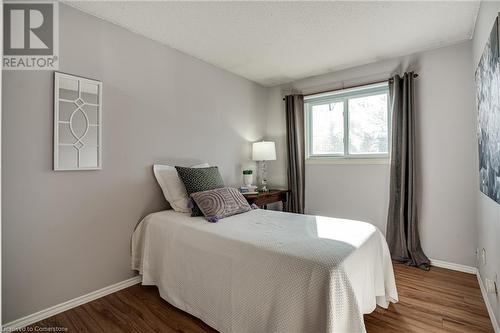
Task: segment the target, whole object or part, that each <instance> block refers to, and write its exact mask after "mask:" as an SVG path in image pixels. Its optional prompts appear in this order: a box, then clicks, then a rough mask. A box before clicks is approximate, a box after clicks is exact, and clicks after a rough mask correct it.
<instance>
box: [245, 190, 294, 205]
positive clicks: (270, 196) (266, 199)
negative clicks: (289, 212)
mask: <svg viewBox="0 0 500 333" xmlns="http://www.w3.org/2000/svg"><path fill="white" fill-rule="evenodd" d="M289 192H290V190H269V192H259V193H258V194H246V195H244V196H245V198H246V199H247V201H248V203H249V204H250V205H251V204H256V205H257V206H259V207H260V208H264V209H267V205H269V204H272V203H275V202H280V201H281V202H282V203H283V209H284V207H285V203H286V201H287V200H288V193H289Z"/></svg>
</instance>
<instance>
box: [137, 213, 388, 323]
mask: <svg viewBox="0 0 500 333" xmlns="http://www.w3.org/2000/svg"><path fill="white" fill-rule="evenodd" d="M132 267H133V269H136V270H138V271H139V272H140V273H141V274H142V283H143V284H145V285H156V286H158V289H159V291H160V295H161V297H163V298H164V299H165V300H166V301H168V302H169V303H171V304H172V305H174V306H176V307H178V308H180V309H182V310H184V311H186V312H188V313H190V314H192V315H194V316H196V317H198V318H200V319H201V320H203V321H204V322H206V323H207V324H208V325H210V326H212V327H213V328H215V329H217V330H219V331H221V332H235V333H240V332H242V333H243V332H255V333H258V332H286V333H293V332H339V333H340V332H346V333H347V332H349V333H354V332H365V331H366V330H365V326H364V322H363V314H364V313H370V312H372V311H373V310H374V309H375V307H376V305H377V304H378V305H380V306H383V307H387V306H388V305H389V302H397V300H398V295H397V291H396V285H395V280H394V272H393V269H392V264H391V259H390V255H389V251H388V248H387V243H386V241H385V239H384V237H383V235H382V234H381V233H380V231H379V230H378V229H377V228H375V227H374V226H373V225H371V224H369V223H364V222H359V221H352V220H343V219H335V218H328V217H320V216H308V215H298V214H290V213H283V212H276V211H266V210H261V209H258V210H253V211H251V212H247V213H244V214H240V215H235V216H232V217H228V218H225V219H222V220H220V221H219V222H217V223H209V222H207V221H205V220H204V219H203V218H202V217H196V218H193V217H190V216H189V215H188V214H183V213H177V212H174V211H162V212H159V213H154V214H151V215H149V216H147V217H146V218H145V219H144V220H143V221H142V222H141V223H140V225H139V226H138V227H137V229H136V231H135V232H134V235H133V238H132Z"/></svg>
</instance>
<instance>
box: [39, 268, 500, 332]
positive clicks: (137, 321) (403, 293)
mask: <svg viewBox="0 0 500 333" xmlns="http://www.w3.org/2000/svg"><path fill="white" fill-rule="evenodd" d="M394 269H395V273H396V283H397V287H398V292H399V303H397V304H391V305H390V307H389V309H388V310H384V309H381V308H377V309H376V310H375V311H374V312H373V313H371V314H370V315H365V323H366V328H367V330H368V332H369V333H381V332H383V333H392V332H404V333H407V332H425V333H427V332H471V333H474V332H493V328H492V326H491V322H490V319H489V317H488V313H487V310H486V306H485V304H484V301H483V298H482V296H481V292H480V290H479V285H478V282H477V279H476V276H474V275H472V274H466V273H460V272H455V271H450V270H447V269H443V268H437V267H433V268H432V269H431V270H430V271H428V272H425V271H422V270H419V269H416V268H411V267H406V266H403V265H395V266H394ZM48 327H51V328H55V329H57V328H62V329H65V328H67V332H106V333H109V332H127V333H128V332H186V333H189V332H196V333H198V332H216V331H215V330H213V329H212V328H210V327H209V326H208V325H206V324H205V323H203V322H202V321H201V320H199V319H196V318H195V317H193V316H191V315H189V314H187V313H185V312H183V311H181V310H179V309H177V308H175V307H173V306H171V305H170V304H168V303H167V302H165V301H164V300H163V299H161V298H160V296H159V294H158V290H157V289H156V287H144V286H140V285H135V286H132V287H129V288H127V289H124V290H121V291H118V292H116V293H113V294H110V295H108V296H105V297H102V298H100V299H97V300H95V301H92V302H90V303H87V304H84V305H81V306H79V307H76V308H74V309H71V310H68V311H66V312H63V313H60V314H58V315H55V316H53V317H51V318H48V319H45V320H42V321H40V322H38V323H36V324H33V325H31V326H30V327H29V329H33V331H36V329H37V328H38V329H40V328H48Z"/></svg>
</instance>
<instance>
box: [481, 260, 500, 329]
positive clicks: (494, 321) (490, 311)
mask: <svg viewBox="0 0 500 333" xmlns="http://www.w3.org/2000/svg"><path fill="white" fill-rule="evenodd" d="M476 276H477V282H479V288H480V289H481V294H482V295H483V299H484V303H485V304H486V309H488V314H489V315H490V319H491V324H492V325H493V330H494V331H495V333H500V327H499V326H498V322H497V319H496V316H495V312H494V311H493V308H492V307H491V303H490V299H489V298H488V293H487V292H486V288H485V287H484V284H483V279H481V274H479V270H477V274H476Z"/></svg>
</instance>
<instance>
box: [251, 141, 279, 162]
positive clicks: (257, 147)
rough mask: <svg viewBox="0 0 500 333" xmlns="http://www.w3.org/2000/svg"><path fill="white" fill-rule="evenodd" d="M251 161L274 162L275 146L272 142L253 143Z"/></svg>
mask: <svg viewBox="0 0 500 333" xmlns="http://www.w3.org/2000/svg"><path fill="white" fill-rule="evenodd" d="M252 160H254V161H274V160H276V146H275V145H274V142H272V141H260V142H254V144H253V145H252Z"/></svg>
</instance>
